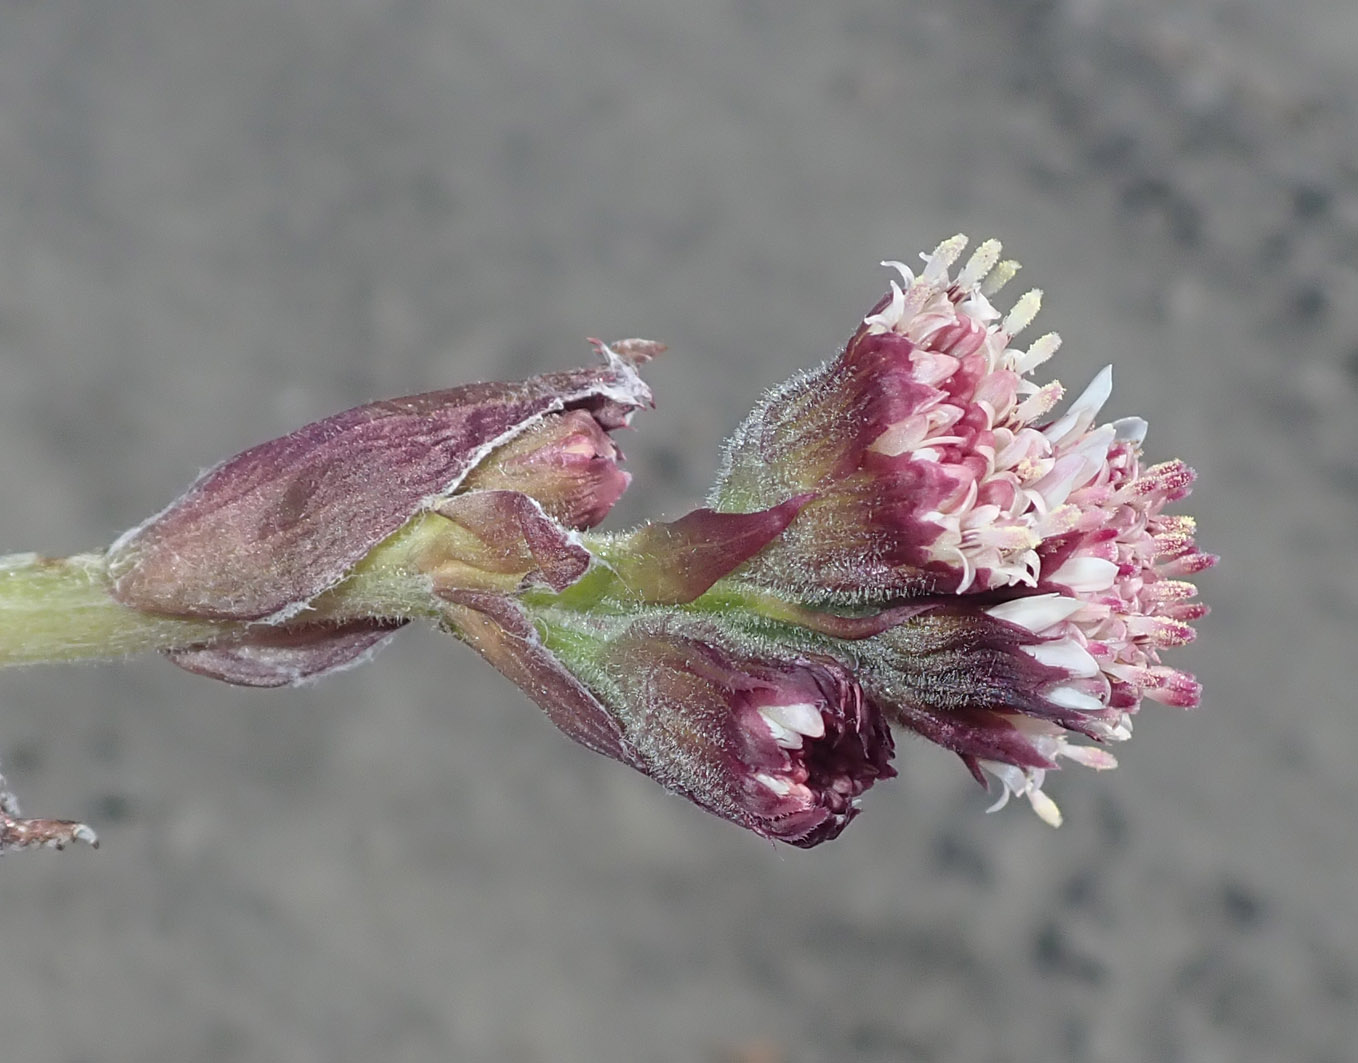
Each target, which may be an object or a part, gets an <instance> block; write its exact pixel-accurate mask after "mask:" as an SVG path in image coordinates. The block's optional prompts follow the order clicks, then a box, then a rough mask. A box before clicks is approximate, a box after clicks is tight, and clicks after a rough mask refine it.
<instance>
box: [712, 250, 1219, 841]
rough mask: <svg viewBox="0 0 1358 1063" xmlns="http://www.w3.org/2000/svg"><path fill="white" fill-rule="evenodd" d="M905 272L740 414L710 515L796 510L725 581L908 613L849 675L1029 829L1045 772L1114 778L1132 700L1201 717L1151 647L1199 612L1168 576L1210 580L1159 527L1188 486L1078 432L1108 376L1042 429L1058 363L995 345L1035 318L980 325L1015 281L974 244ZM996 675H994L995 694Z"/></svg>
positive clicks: (1202, 559)
mask: <svg viewBox="0 0 1358 1063" xmlns="http://www.w3.org/2000/svg"><path fill="white" fill-rule="evenodd" d="M965 243H966V241H965V240H964V238H962V237H960V236H959V237H954V238H952V239H951V240H947V241H944V242H943V243H942V244H940V245H939V246H938V248H936V249H935V250H934V252H933V253H932V254H929V255H925V256H923V258H924V268H923V269H922V270H921V272H920V274H919V275H918V276H916V275H915V274H914V273H913V272H912V271H911V270H910V269H908V268H907V267H906V266H905V265H903V264H902V263H899V262H892V263H888V265H889V266H892V267H894V268H895V269H896V270H897V271H899V273H900V276H901V280H900V281H899V282H897V281H892V283H891V287H890V291H889V292H888V294H887V295H886V296H885V297H884V298H883V299H882V300H881V301H880V302H879V303H878V304H877V305H876V306H875V307H874V308H873V309H872V310H871V311H870V312H869V313H868V314H867V316H866V317H865V318H864V319H863V322H862V324H861V325H860V326H859V328H858V329H857V331H856V332H855V333H854V334H853V336H852V337H851V338H850V340H849V342H848V344H847V345H846V347H845V349H844V352H843V354H842V355H841V356H840V357H839V358H838V359H837V360H835V361H834V362H831V363H829V364H827V365H825V366H822V367H821V368H820V369H819V370H816V371H814V372H812V373H808V374H805V375H803V376H801V377H797V378H795V379H793V380H792V381H789V382H788V383H787V384H785V385H783V387H781V388H779V389H777V390H775V391H773V392H772V393H770V394H769V395H768V396H766V398H765V399H764V400H763V402H761V404H760V405H759V406H758V407H757V408H756V409H755V411H754V412H753V413H752V414H751V416H750V417H749V418H748V419H747V421H746V422H745V423H744V424H743V425H742V426H741V427H740V429H738V430H737V432H736V434H735V436H734V437H733V439H732V441H731V443H730V445H729V446H728V449H727V452H726V456H725V461H724V465H723V469H722V473H721V475H720V477H719V479H718V482H717V485H716V487H715V489H714V492H713V497H712V502H713V504H714V506H716V507H717V508H719V509H720V508H726V507H735V508H739V507H741V506H745V505H749V504H755V505H763V504H768V503H769V501H770V500H771V499H772V498H775V497H777V495H778V494H779V493H782V492H788V491H804V492H811V493H812V494H813V500H812V501H811V502H810V503H809V504H807V505H806V506H805V507H804V508H803V510H802V512H801V515H800V516H799V518H798V520H797V521H796V522H794V524H793V525H792V527H791V528H790V529H789V530H788V533H787V534H785V535H784V536H782V537H781V538H780V539H779V540H778V541H777V542H776V543H774V544H772V545H771V546H770V547H769V548H768V549H766V550H765V551H763V552H762V553H761V554H760V556H759V557H758V559H757V560H756V561H755V562H754V563H752V564H751V565H749V566H747V567H746V568H745V569H744V570H743V571H742V572H741V573H739V574H738V575H737V578H738V579H741V580H745V581H749V582H752V583H755V584H759V585H763V586H767V587H769V588H771V589H776V590H777V592H778V593H782V594H788V595H795V596H799V597H800V598H802V599H803V600H806V601H814V602H815V603H817V604H818V605H819V606H820V607H821V608H824V609H831V610H833V609H835V608H842V607H844V606H852V605H856V604H863V603H870V604H872V605H874V606H876V607H878V608H880V609H882V610H883V612H882V613H881V615H883V616H890V615H891V607H892V605H893V604H895V603H898V602H902V601H904V602H910V603H912V605H914V607H915V609H914V610H913V611H912V613H911V615H910V618H909V619H906V620H903V621H901V622H900V623H899V624H897V625H894V626H891V627H888V628H886V629H885V630H883V631H882V632H880V633H877V634H875V635H874V636H873V637H872V638H871V639H869V640H868V644H869V646H868V648H867V649H866V656H867V657H868V659H869V660H870V661H871V662H872V663H871V664H869V666H868V670H867V674H866V675H865V678H864V682H865V685H866V686H867V687H868V689H869V690H870V691H871V692H872V693H873V695H874V696H875V697H878V698H879V699H880V700H881V701H882V702H883V703H884V705H885V706H886V707H887V709H888V711H889V712H890V713H891V714H892V715H893V716H894V717H895V718H896V719H897V720H898V721H899V722H900V723H902V724H903V725H904V726H906V727H908V728H910V729H912V730H914V731H917V732H919V733H921V734H923V735H924V736H926V737H928V738H931V739H933V740H934V741H936V742H938V743H939V744H941V745H944V746H945V747H947V748H949V749H952V750H954V751H955V752H957V753H958V754H960V755H961V757H962V758H963V760H964V761H965V762H966V763H967V765H968V766H969V767H970V768H971V770H972V771H973V773H974V774H976V775H977V776H978V778H980V777H981V772H982V771H985V772H989V773H991V774H993V775H994V776H996V777H997V778H998V779H999V781H1000V783H1001V784H1002V787H1003V789H1002V791H1001V793H1000V799H999V803H1000V804H1003V803H1004V801H1005V800H1007V798H1008V797H1009V795H1010V794H1011V793H1015V794H1022V795H1024V796H1026V797H1028V798H1029V799H1030V800H1031V801H1032V804H1033V806H1034V808H1035V809H1036V810H1037V811H1038V812H1039V813H1040V814H1041V815H1042V817H1043V818H1044V819H1046V820H1048V821H1049V822H1058V821H1059V813H1058V812H1057V810H1056V806H1055V805H1054V804H1053V803H1052V802H1051V800H1050V798H1048V797H1047V796H1046V795H1045V794H1043V792H1042V783H1043V779H1044V773H1045V772H1046V771H1048V770H1050V769H1051V768H1053V767H1055V766H1056V760H1057V758H1058V757H1066V758H1069V759H1072V760H1076V761H1079V762H1081V763H1084V764H1087V765H1089V766H1091V767H1096V768H1108V767H1113V766H1114V764H1115V761H1114V759H1113V757H1112V755H1111V754H1109V753H1108V752H1107V751H1106V750H1104V749H1103V748H1100V746H1099V745H1095V746H1088V745H1077V744H1074V743H1073V742H1071V741H1070V740H1069V739H1070V738H1071V737H1073V736H1085V737H1086V738H1089V739H1092V740H1093V741H1094V742H1096V743H1100V744H1102V743H1107V742H1110V741H1119V740H1123V739H1125V738H1127V737H1129V736H1130V733H1131V717H1132V715H1133V714H1134V713H1135V712H1136V711H1137V709H1138V708H1139V706H1140V703H1141V699H1142V698H1143V696H1144V697H1148V698H1151V699H1153V700H1157V701H1162V702H1165V703H1168V704H1171V705H1176V706H1180V707H1191V706H1194V705H1196V704H1197V703H1198V698H1199V688H1198V685H1197V683H1196V681H1195V680H1194V679H1193V678H1192V677H1191V676H1190V675H1188V674H1187V673H1184V672H1181V671H1177V670H1175V669H1172V668H1169V667H1167V666H1165V665H1163V664H1161V663H1160V656H1159V654H1160V651H1161V650H1163V649H1166V648H1168V647H1171V646H1177V645H1181V644H1183V643H1186V642H1188V641H1190V640H1191V639H1192V638H1193V629H1192V627H1191V626H1190V623H1191V621H1193V620H1196V619H1197V618H1199V617H1201V616H1202V615H1203V614H1204V613H1205V612H1206V609H1205V607H1204V606H1202V605H1201V604H1199V603H1197V602H1196V601H1193V600H1192V599H1193V597H1194V595H1195V594H1196V589H1195V588H1194V586H1193V585H1192V584H1191V583H1189V582H1186V581H1185V580H1184V579H1183V578H1182V577H1184V576H1187V575H1191V574H1193V573H1196V572H1199V571H1201V570H1203V569H1205V568H1207V567H1208V566H1210V565H1211V564H1212V563H1213V562H1214V561H1215V558H1214V557H1212V556H1211V555H1208V554H1204V553H1202V552H1200V551H1199V550H1198V549H1197V547H1196V545H1195V543H1194V540H1193V530H1194V526H1193V522H1192V520H1191V518H1188V517H1183V516H1170V515H1167V514H1165V513H1164V512H1163V510H1164V508H1165V507H1166V506H1167V505H1168V504H1169V503H1172V502H1175V501H1178V500H1179V499H1181V498H1183V497H1184V496H1185V495H1186V494H1187V493H1188V490H1189V487H1190V485H1191V483H1192V480H1193V473H1192V470H1190V469H1189V468H1188V467H1187V466H1185V465H1184V464H1183V463H1182V462H1177V461H1174V462H1168V463H1165V464H1161V465H1154V466H1151V467H1149V468H1143V467H1142V466H1141V462H1140V453H1141V443H1142V440H1143V438H1144V436H1145V432H1146V423H1145V421H1143V420H1141V419H1140V418H1136V417H1129V418H1123V419H1121V420H1118V421H1114V422H1112V423H1111V424H1105V425H1098V424H1096V418H1097V416H1098V413H1099V411H1100V409H1101V408H1102V406H1103V404H1104V402H1105V401H1106V400H1107V398H1108V395H1109V392H1110V390H1111V385H1112V373H1111V370H1110V369H1104V370H1103V371H1102V372H1101V373H1099V374H1098V376H1097V377H1096V378H1095V379H1094V382H1093V383H1092V384H1090V386H1089V387H1088V388H1087V389H1086V390H1085V391H1084V392H1083V393H1082V394H1081V395H1080V396H1079V397H1078V398H1077V399H1076V400H1075V401H1074V402H1073V403H1071V404H1070V405H1069V406H1068V407H1067V408H1066V410H1065V411H1064V412H1063V413H1060V414H1059V415H1057V414H1053V410H1054V409H1055V408H1056V407H1057V405H1058V404H1059V402H1060V400H1061V398H1062V389H1061V386H1060V384H1058V383H1054V382H1053V383H1049V384H1046V385H1038V384H1036V383H1034V382H1033V381H1031V380H1030V379H1029V374H1030V373H1031V372H1032V370H1034V369H1035V368H1037V367H1038V366H1039V365H1041V364H1042V363H1044V362H1045V361H1046V360H1047V359H1048V358H1050V357H1051V355H1052V354H1053V353H1055V351H1056V350H1057V348H1058V347H1059V344H1060V341H1059V338H1058V337H1057V336H1056V335H1055V334H1054V333H1048V334H1046V335H1043V336H1041V337H1040V338H1039V339H1037V340H1036V341H1034V342H1033V343H1032V344H1031V345H1029V346H1028V347H1027V348H1026V349H1023V350H1019V349H1018V348H1016V347H1014V346H1012V345H1011V344H1012V341H1013V338H1014V336H1015V335H1017V334H1018V333H1019V332H1021V331H1022V330H1023V329H1025V328H1026V327H1027V326H1028V325H1029V324H1030V323H1031V321H1032V319H1033V317H1034V316H1035V315H1036V313H1037V310H1038V308H1039V306H1040V300H1041V293H1040V292H1037V291H1030V292H1028V293H1027V294H1025V295H1023V296H1021V297H1020V298H1019V299H1018V300H1017V302H1016V303H1015V304H1014V306H1013V308H1012V309H1011V310H1010V311H1009V312H1008V313H1007V314H1004V315H1001V313H1000V312H999V311H997V310H996V309H995V308H994V306H993V305H992V303H991V297H992V296H994V295H995V293H996V292H998V291H999V290H1000V288H1001V287H1002V286H1003V285H1004V284H1005V282H1007V281H1008V280H1009V279H1010V278H1011V277H1012V276H1013V274H1014V273H1015V272H1016V270H1017V268H1018V267H1017V264H1016V263H1013V262H1001V261H1000V245H999V243H998V242H997V241H994V240H990V241H986V242H985V243H983V244H982V245H981V246H980V247H979V248H977V250H976V252H975V253H974V254H973V255H972V256H971V258H970V259H969V260H968V261H967V262H966V264H965V265H964V266H963V267H962V268H961V269H960V270H959V271H958V272H957V273H956V275H955V276H954V275H953V274H952V267H953V266H954V264H955V263H956V261H957V259H958V258H959V256H960V255H961V252H962V251H963V249H964V247H965ZM997 677H1003V678H1002V680H997Z"/></svg>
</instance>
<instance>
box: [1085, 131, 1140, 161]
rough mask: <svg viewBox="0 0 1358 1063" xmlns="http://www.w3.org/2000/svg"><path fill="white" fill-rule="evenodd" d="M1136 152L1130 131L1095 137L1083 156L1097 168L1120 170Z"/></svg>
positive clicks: (1134, 141)
mask: <svg viewBox="0 0 1358 1063" xmlns="http://www.w3.org/2000/svg"><path fill="white" fill-rule="evenodd" d="M1135 154H1136V140H1135V138H1133V137H1132V135H1131V134H1130V133H1125V132H1122V133H1111V134H1109V135H1107V136H1102V137H1099V138H1097V139H1096V140H1095V141H1094V143H1093V144H1091V145H1090V146H1089V148H1088V149H1086V152H1085V157H1086V158H1088V159H1089V162H1090V164H1091V165H1092V166H1093V167H1094V168H1095V169H1098V170H1121V169H1123V168H1124V167H1126V166H1127V165H1128V163H1130V162H1131V160H1132V159H1133V157H1134V156H1135Z"/></svg>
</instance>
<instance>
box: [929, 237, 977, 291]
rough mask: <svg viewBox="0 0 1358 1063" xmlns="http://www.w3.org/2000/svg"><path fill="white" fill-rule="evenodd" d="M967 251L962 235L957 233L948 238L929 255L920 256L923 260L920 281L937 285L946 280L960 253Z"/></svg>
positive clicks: (965, 240) (965, 239)
mask: <svg viewBox="0 0 1358 1063" xmlns="http://www.w3.org/2000/svg"><path fill="white" fill-rule="evenodd" d="M966 249H967V238H966V236H965V235H964V234H962V233H958V234H957V235H956V236H950V237H948V239H946V240H944V241H943V242H942V243H941V244H939V245H938V246H937V247H936V248H934V252H933V254H931V255H921V256H920V257H921V258H923V259H924V263H925V265H924V272H923V273H922V274H921V275H920V276H921V278H922V279H924V280H927V281H932V282H934V283H935V284H938V283H940V282H942V281H946V280H947V279H948V270H949V269H951V268H952V264H953V263H954V262H956V261H957V259H958V258H959V257H960V256H961V254H962V252H963V251H965V250H966Z"/></svg>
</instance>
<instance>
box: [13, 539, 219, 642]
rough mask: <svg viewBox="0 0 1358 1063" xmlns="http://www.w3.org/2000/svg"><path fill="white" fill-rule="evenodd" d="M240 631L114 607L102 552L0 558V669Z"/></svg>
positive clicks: (196, 640)
mask: <svg viewBox="0 0 1358 1063" xmlns="http://www.w3.org/2000/svg"><path fill="white" fill-rule="evenodd" d="M243 626H244V625H242V624H238V623H221V622H214V621H210V620H185V619H177V618H174V617H167V616H153V615H150V614H147V613H139V612H137V610H135V609H129V608H128V607H127V606H125V605H121V604H119V603H118V602H116V601H114V599H113V598H112V597H110V596H109V592H108V576H107V573H106V571H105V558H104V555H103V554H102V553H99V554H76V555H75V556H74V557H65V558H49V557H39V556H38V555H37V554H13V555H10V556H9V557H0V666H4V665H11V664H32V663H35V662H37V661H84V660H98V659H101V658H107V657H118V656H123V655H126V654H132V653H143V652H146V651H149V650H163V649H169V648H172V647H174V646H189V645H193V644H195V643H200V642H206V641H209V640H211V639H214V638H220V637H221V636H223V635H228V634H232V633H234V632H236V631H239V630H241V629H243Z"/></svg>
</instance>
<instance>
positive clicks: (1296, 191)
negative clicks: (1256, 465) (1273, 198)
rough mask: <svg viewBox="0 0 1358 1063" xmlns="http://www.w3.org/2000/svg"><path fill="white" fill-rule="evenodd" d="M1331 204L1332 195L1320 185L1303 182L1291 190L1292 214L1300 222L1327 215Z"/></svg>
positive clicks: (1332, 200)
mask: <svg viewBox="0 0 1358 1063" xmlns="http://www.w3.org/2000/svg"><path fill="white" fill-rule="evenodd" d="M1333 203H1334V195H1333V193H1331V191H1330V190H1329V189H1328V188H1324V187H1322V186H1320V185H1317V184H1311V183H1309V182H1303V183H1301V184H1298V185H1296V186H1294V187H1293V189H1292V213H1293V214H1295V215H1296V216H1297V218H1298V219H1299V220H1301V221H1311V220H1313V219H1315V218H1319V217H1321V216H1322V215H1325V214H1328V213H1329V212H1330V206H1331V205H1332V204H1333Z"/></svg>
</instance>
